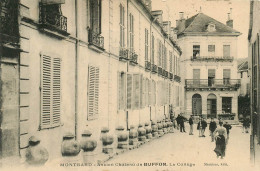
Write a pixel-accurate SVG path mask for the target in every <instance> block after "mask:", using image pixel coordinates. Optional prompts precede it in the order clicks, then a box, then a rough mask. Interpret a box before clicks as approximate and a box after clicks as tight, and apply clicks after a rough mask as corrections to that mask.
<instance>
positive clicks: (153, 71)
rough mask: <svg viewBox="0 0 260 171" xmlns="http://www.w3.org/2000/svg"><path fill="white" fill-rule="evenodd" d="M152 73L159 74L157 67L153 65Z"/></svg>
mask: <svg viewBox="0 0 260 171" xmlns="http://www.w3.org/2000/svg"><path fill="white" fill-rule="evenodd" d="M152 73H153V74H155V73H157V65H155V64H152Z"/></svg>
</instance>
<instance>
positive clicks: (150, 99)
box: [148, 80, 152, 105]
mask: <svg viewBox="0 0 260 171" xmlns="http://www.w3.org/2000/svg"><path fill="white" fill-rule="evenodd" d="M151 86H152V85H151V80H148V103H149V105H152V92H151V89H152V87H151Z"/></svg>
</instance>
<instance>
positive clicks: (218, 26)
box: [177, 12, 241, 121]
mask: <svg viewBox="0 0 260 171" xmlns="http://www.w3.org/2000/svg"><path fill="white" fill-rule="evenodd" d="M226 24H227V25H225V24H223V23H220V22H219V21H217V20H215V19H213V18H211V17H209V16H207V15H205V14H203V13H201V12H200V13H198V14H196V15H195V16H193V17H190V18H188V19H185V17H184V14H183V13H180V18H179V20H178V21H177V30H178V44H179V45H180V46H181V48H182V50H183V55H182V61H181V68H185V70H183V72H182V75H181V77H183V78H185V98H184V99H185V113H186V115H188V116H189V115H195V116H196V115H202V116H204V117H214V118H218V117H220V116H221V117H226V118H224V119H232V120H235V121H237V119H238V111H237V109H238V106H237V102H238V93H239V92H238V89H239V87H240V79H238V77H237V75H238V73H237V60H236V59H237V37H238V36H239V35H241V33H240V32H238V31H236V30H234V29H233V20H232V18H231V14H229V16H228V21H227V23H226Z"/></svg>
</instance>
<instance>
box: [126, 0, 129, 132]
mask: <svg viewBox="0 0 260 171" xmlns="http://www.w3.org/2000/svg"><path fill="white" fill-rule="evenodd" d="M128 4H129V0H127V6H126V41H127V47H128ZM128 65H129V63H128V62H127V63H126V73H128V67H129V66H128ZM126 79H127V74H126ZM126 129H127V130H129V125H128V110H126Z"/></svg>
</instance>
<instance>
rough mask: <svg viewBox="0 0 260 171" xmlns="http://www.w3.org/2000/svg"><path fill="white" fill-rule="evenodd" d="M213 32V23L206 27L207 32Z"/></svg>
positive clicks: (214, 29)
mask: <svg viewBox="0 0 260 171" xmlns="http://www.w3.org/2000/svg"><path fill="white" fill-rule="evenodd" d="M213 31H216V28H215V24H214V23H209V25H208V32H213Z"/></svg>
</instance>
